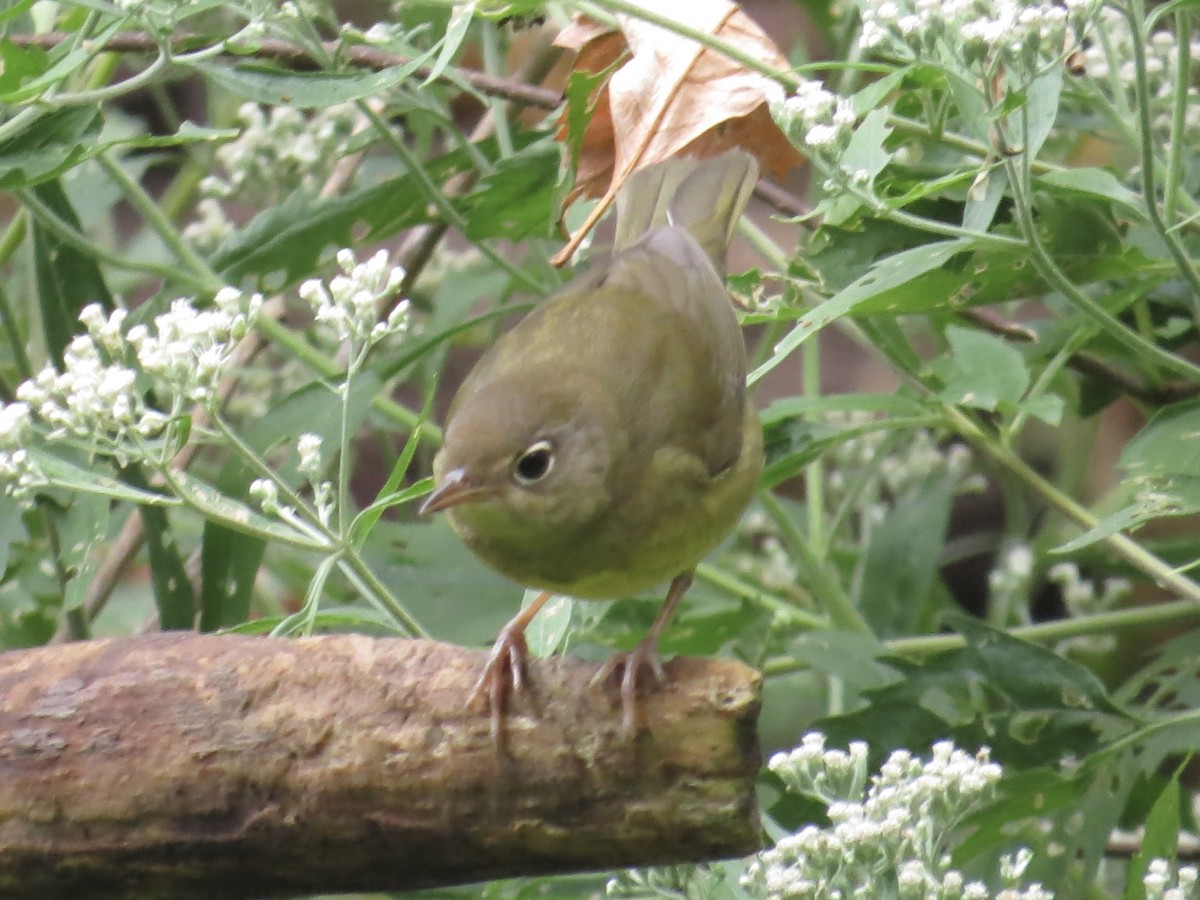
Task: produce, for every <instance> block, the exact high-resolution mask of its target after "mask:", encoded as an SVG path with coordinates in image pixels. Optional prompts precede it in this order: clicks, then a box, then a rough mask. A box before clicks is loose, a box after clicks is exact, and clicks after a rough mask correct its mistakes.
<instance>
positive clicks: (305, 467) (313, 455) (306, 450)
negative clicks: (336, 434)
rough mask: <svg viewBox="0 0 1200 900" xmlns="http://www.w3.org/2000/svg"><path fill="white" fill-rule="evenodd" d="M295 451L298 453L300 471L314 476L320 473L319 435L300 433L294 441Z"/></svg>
mask: <svg viewBox="0 0 1200 900" xmlns="http://www.w3.org/2000/svg"><path fill="white" fill-rule="evenodd" d="M296 451H297V452H298V453H299V455H300V463H299V465H298V468H299V470H300V472H301V473H303V474H305V475H308V476H310V477H316V476H317V475H319V474H320V473H321V436H320V435H316V434H302V435H300V438H299V440H297V441H296Z"/></svg>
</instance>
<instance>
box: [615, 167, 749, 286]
mask: <svg viewBox="0 0 1200 900" xmlns="http://www.w3.org/2000/svg"><path fill="white" fill-rule="evenodd" d="M757 180H758V163H757V162H755V160H754V157H753V156H751V155H750V154H749V153H745V152H743V151H741V150H731V151H729V152H727V153H722V154H721V155H720V156H714V157H712V158H711V159H705V160H695V159H669V160H667V161H665V162H661V163H657V164H655V165H653V166H647V167H646V168H644V169H642V170H640V171H638V172H636V173H635V174H634V175H632V176H631V177H630V178H629V180H628V181H626V182H625V184H624V186H623V187H622V188H621V192H620V193H619V194H618V195H617V231H616V236H615V239H614V241H613V249H614V250H623V249H624V248H626V247H628V246H629V245H630V244H633V243H634V242H635V241H637V240H638V239H640V238H641V237H642V236H643V235H644V234H646V232H648V231H650V230H652V229H654V228H659V227H662V226H664V225H673V226H675V227H676V228H683V229H684V230H685V231H687V232H688V234H690V235H691V236H692V238H693V239H694V240H695V241H696V243H698V244H699V245H700V246H701V247H702V248H703V249H704V252H705V253H706V254H707V255H708V257H709V259H711V260H712V263H713V265H714V266H715V267H716V270H717V271H718V272H724V271H725V251H726V249H727V248H728V247H729V241H730V239H731V238H732V237H733V230H734V228H735V227H736V225H737V222H738V219H739V218H740V217H741V215H742V211H743V210H744V209H745V208H746V203H747V201H749V199H750V193H751V192H752V191H753V190H754V184H755V182H756V181H757Z"/></svg>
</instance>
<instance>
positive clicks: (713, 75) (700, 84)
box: [554, 0, 800, 265]
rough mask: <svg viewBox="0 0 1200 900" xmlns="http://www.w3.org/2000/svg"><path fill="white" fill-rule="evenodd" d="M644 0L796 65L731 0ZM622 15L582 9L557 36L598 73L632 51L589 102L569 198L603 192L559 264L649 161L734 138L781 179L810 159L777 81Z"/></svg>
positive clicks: (724, 144) (769, 59) (767, 58)
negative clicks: (785, 112) (777, 101)
mask: <svg viewBox="0 0 1200 900" xmlns="http://www.w3.org/2000/svg"><path fill="white" fill-rule="evenodd" d="M642 6H644V7H645V8H647V9H648V10H652V11H654V12H657V13H659V14H661V15H664V16H670V17H671V18H673V19H675V20H676V21H679V22H681V23H682V24H685V25H688V26H689V27H691V28H693V29H695V30H697V31H703V32H705V33H707V34H712V35H715V36H716V37H719V38H720V39H721V40H723V41H725V42H727V43H729V44H732V45H734V46H735V47H737V48H738V49H739V50H741V51H743V52H744V53H746V54H749V55H752V56H754V57H755V58H756V59H760V60H762V61H763V62H765V63H767V64H768V65H770V66H773V67H775V68H778V69H779V70H780V71H785V70H787V69H788V68H789V65H788V62H787V60H786V59H785V58H784V57H783V54H782V53H780V52H779V49H778V48H777V47H776V46H775V44H774V43H773V42H772V41H771V39H770V38H769V37H767V35H766V34H764V33H763V31H762V29H760V28H759V27H758V26H757V25H756V24H755V23H754V22H753V21H752V20H751V19H750V18H749V17H748V16H747V15H746V14H745V13H743V12H742V11H741V9H740V8H739V7H738V6H737V5H736V4H734V3H730V2H728V0H688V2H687V3H679V2H678V0H642ZM617 18H618V22H619V24H620V31H616V30H613V29H608V28H605V27H604V26H601V25H598V24H596V23H595V22H592V21H590V20H586V19H581V18H577V19H576V20H575V21H574V22H573V23H572V24H571V25H570V26H568V27H567V28H566V29H564V30H563V31H562V33H561V34H559V36H558V38H557V39H556V41H555V43H556V44H557V45H558V46H561V47H565V48H567V49H572V50H576V51H577V53H578V58H577V59H576V62H575V68H576V69H577V70H580V71H585V72H588V73H591V74H598V73H601V72H603V71H605V70H606V69H608V68H609V67H610V66H612V65H613V64H614V63H615V62H617V61H618V60H619V59H620V58H621V56H622V55H626V54H627V55H628V56H629V59H628V60H627V61H626V62H625V63H624V64H623V65H621V66H620V67H619V68H617V69H616V70H615V71H614V72H613V74H612V76H611V78H609V79H608V82H607V84H603V85H601V86H600V87H598V88H597V91H598V94H596V95H593V97H592V98H591V100H590V101H589V102H590V103H591V104H592V105H593V106H594V113H593V115H592V118H591V120H590V121H589V123H588V126H587V128H586V129H585V131H584V134H583V141H582V146H581V148H580V155H579V167H578V171H577V177H576V183H575V188H574V190H573V191H572V193H571V196H570V198H569V199H571V200H573V199H575V198H576V197H579V196H587V197H602V198H603V199H602V201H601V202H600V203H599V204H598V205H597V207H596V210H595V211H594V212H593V214H592V216H590V217H589V218H588V221H587V222H585V223H584V225H583V226H582V227H581V228H580V230H579V232H577V233H576V235H575V236H574V237H573V238H572V240H571V241H570V242H569V243H568V244H567V246H566V247H565V248H563V252H562V253H560V254H559V256H558V257H556V258H555V260H554V262H555V264H557V265H561V264H563V263H565V262H566V260H567V259H569V258H570V256H571V254H572V253H573V252H574V251H575V248H576V246H578V243H579V241H580V240H581V239H582V237H583V236H584V235H585V234H586V233H587V232H588V231H589V230H590V229H591V227H592V226H593V225H594V224H595V221H596V220H598V219H599V218H600V216H601V215H602V214H603V212H604V211H605V209H607V207H608V205H609V204H611V202H612V200H613V198H614V197H615V196H616V193H617V191H618V190H619V189H620V187H621V185H622V184H624V182H625V179H627V178H628V177H629V176H630V175H632V174H633V173H634V172H636V171H637V170H638V169H641V168H644V167H645V166H649V165H653V164H654V163H656V162H660V161H662V160H664V159H668V158H670V157H673V156H680V155H687V156H696V157H708V156H715V155H716V154H718V153H721V152H723V151H725V150H728V149H730V148H733V147H741V148H743V149H745V150H747V151H748V152H750V153H752V154H754V155H755V156H756V157H757V158H758V161H759V164H760V165H761V167H762V169H763V170H764V171H765V172H769V173H771V174H773V175H774V176H776V177H777V178H782V177H784V176H785V175H786V174H787V172H788V171H789V170H790V169H791V168H792V166H794V165H797V164H798V163H799V162H800V155H799V154H798V153H797V152H796V149H795V148H794V147H793V146H792V145H791V143H790V142H789V141H788V139H787V138H786V137H785V136H784V135H783V133H782V132H780V130H779V129H778V128H777V127H776V125H775V123H774V121H773V120H772V119H771V115H770V111H769V110H768V107H767V103H768V99H769V98H770V97H771V96H777V95H778V94H779V93H780V91H781V88H780V87H779V86H778V85H777V84H776V83H775V82H773V81H772V80H771V79H769V78H767V77H766V76H764V75H761V74H759V73H758V72H753V71H751V70H749V69H747V68H745V67H744V66H743V65H741V64H740V63H737V62H735V61H733V60H731V59H729V58H728V57H726V56H724V55H722V54H720V53H717V52H715V51H713V50H710V49H708V48H706V47H701V46H700V45H699V44H697V43H696V42H695V41H693V40H691V39H690V38H686V37H682V36H680V35H677V34H675V33H674V32H671V31H668V30H667V29H665V28H660V27H659V26H657V25H651V24H649V23H647V22H645V21H643V20H641V19H638V18H635V17H632V16H624V15H622V16H618V17H617Z"/></svg>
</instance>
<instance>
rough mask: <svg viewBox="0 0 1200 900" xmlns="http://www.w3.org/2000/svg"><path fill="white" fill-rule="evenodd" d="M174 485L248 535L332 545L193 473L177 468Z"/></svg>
mask: <svg viewBox="0 0 1200 900" xmlns="http://www.w3.org/2000/svg"><path fill="white" fill-rule="evenodd" d="M172 478H173V479H174V482H175V484H174V487H175V489H176V491H177V492H178V494H179V496H180V498H181V499H183V500H185V501H186V502H188V503H189V504H191V505H192V506H194V507H196V508H197V509H199V510H200V511H201V512H202V513H203V514H204V515H205V516H208V517H209V518H211V519H214V520H216V521H217V522H219V523H221V524H223V525H226V526H227V527H229V528H231V529H233V530H234V531H237V532H239V533H241V534H247V535H250V536H251V537H257V538H263V539H266V540H276V541H279V542H281V543H283V544H288V545H291V546H293V547H299V548H301V549H303V550H319V551H323V552H329V551H330V550H331V549H332V548H331V546H330V545H329V544H328V543H326V542H324V541H322V540H320V539H318V538H315V537H310V536H309V535H307V534H304V533H302V532H299V531H297V530H296V529H294V528H292V527H291V526H288V525H284V524H283V523H281V522H278V521H276V520H275V519H269V518H267V517H266V516H264V515H263V514H262V513H260V512H258V511H257V510H254V509H251V508H250V507H249V506H247V505H246V504H244V503H240V502H238V501H237V500H234V499H233V498H232V497H227V496H225V495H224V494H222V493H221V492H220V491H218V490H216V489H215V488H214V487H213V486H212V485H210V484H206V483H205V482H203V481H201V480H200V479H199V478H197V477H195V476H194V475H189V474H187V473H186V472H176V473H174V475H173V476H172Z"/></svg>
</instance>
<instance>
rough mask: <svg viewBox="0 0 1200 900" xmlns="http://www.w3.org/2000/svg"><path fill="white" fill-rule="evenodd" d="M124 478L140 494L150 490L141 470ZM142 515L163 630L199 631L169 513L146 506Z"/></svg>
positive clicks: (128, 472) (140, 509) (193, 598)
mask: <svg viewBox="0 0 1200 900" xmlns="http://www.w3.org/2000/svg"><path fill="white" fill-rule="evenodd" d="M121 476H122V478H124V479H125V480H126V481H128V482H129V483H130V484H131V485H133V486H134V487H135V488H137V489H139V490H147V489H148V487H149V482H148V481H147V480H146V476H145V474H144V473H143V472H142V471H141V469H140V468H139V467H137V466H128V467H126V468H124V469H122V470H121ZM138 512H139V513H140V514H141V517H142V526H143V528H144V529H145V533H146V547H147V550H148V553H149V556H150V581H151V584H152V585H153V586H154V603H155V605H156V606H157V607H158V624H159V627H160V628H162V630H164V631H172V630H179V629H191V628H195V627H196V595H195V592H194V591H193V590H192V579H191V578H190V577H189V576H188V571H187V566H186V564H185V562H184V559H183V556H182V555H181V554H180V552H179V542H178V541H177V540H176V538H175V537H174V535H173V534H172V533H171V524H170V521H169V520H168V518H167V511H166V510H165V509H164V508H163V507H161V506H157V505H150V504H144V505H142V506H140V507H138Z"/></svg>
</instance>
